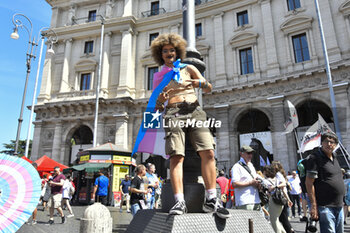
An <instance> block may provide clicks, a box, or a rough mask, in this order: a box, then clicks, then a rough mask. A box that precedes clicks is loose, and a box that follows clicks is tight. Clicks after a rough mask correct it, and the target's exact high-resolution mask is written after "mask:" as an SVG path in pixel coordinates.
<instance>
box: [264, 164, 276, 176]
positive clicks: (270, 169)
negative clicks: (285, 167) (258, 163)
mask: <svg viewBox="0 0 350 233" xmlns="http://www.w3.org/2000/svg"><path fill="white" fill-rule="evenodd" d="M264 173H265V176H266V177H267V178H274V177H275V176H276V173H277V171H276V169H275V168H274V167H273V166H272V165H267V166H265V167H264Z"/></svg>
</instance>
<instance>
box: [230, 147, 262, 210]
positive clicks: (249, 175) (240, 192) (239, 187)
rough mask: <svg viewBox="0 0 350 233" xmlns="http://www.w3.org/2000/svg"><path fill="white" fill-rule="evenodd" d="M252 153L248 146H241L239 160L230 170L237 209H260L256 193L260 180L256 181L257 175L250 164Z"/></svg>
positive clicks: (257, 192) (257, 193)
mask: <svg viewBox="0 0 350 233" xmlns="http://www.w3.org/2000/svg"><path fill="white" fill-rule="evenodd" d="M253 152H254V150H253V148H251V147H250V146H243V147H242V148H241V149H240V151H239V153H240V156H241V159H240V160H239V161H238V162H237V163H236V164H235V165H233V168H232V185H233V187H234V188H235V202H236V208H237V209H245V210H260V209H261V206H260V198H259V191H258V187H259V185H260V182H261V180H259V179H257V178H258V175H257V174H256V171H255V168H254V166H253V164H252V163H251V160H252V157H253Z"/></svg>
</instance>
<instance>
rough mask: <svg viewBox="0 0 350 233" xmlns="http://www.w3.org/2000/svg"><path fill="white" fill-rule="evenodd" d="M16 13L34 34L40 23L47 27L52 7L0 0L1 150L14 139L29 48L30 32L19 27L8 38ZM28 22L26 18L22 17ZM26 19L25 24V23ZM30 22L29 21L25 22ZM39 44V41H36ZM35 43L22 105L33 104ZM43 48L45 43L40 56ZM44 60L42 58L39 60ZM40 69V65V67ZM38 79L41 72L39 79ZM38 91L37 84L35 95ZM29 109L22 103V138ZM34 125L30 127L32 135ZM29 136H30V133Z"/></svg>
mask: <svg viewBox="0 0 350 233" xmlns="http://www.w3.org/2000/svg"><path fill="white" fill-rule="evenodd" d="M15 13H22V14H24V15H26V16H27V17H28V18H29V19H30V20H31V21H32V23H33V34H32V37H33V36H35V38H37V36H38V33H39V30H40V29H41V28H42V27H49V26H50V21H51V7H50V5H49V4H48V3H46V1H45V0H12V1H8V0H5V1H0V28H1V31H2V33H1V37H0V38H1V39H0V40H1V41H0V45H1V49H0V51H1V52H0V64H1V65H0V79H1V86H0V99H1V101H0V109H1V111H2V114H0V129H1V133H0V150H3V149H4V147H3V143H9V142H10V140H15V139H16V133H17V125H18V118H19V114H20V108H21V103H22V96H23V90H24V83H25V77H26V52H27V48H28V41H29V35H28V33H27V32H26V31H25V29H19V33H18V34H19V36H20V38H19V39H18V40H13V39H11V38H10V34H11V33H12V31H13V24H12V16H13V15H14V14H15ZM22 22H23V23H25V22H26V23H27V21H26V20H24V19H23V20H22ZM26 23H25V24H26ZM26 25H28V27H30V26H29V24H26ZM39 46H40V45H39ZM39 46H38V47H37V50H36V54H35V55H36V56H37V58H36V59H35V60H32V65H31V74H30V77H29V82H28V88H27V95H26V100H25V106H30V105H31V104H32V98H33V93H34V84H35V76H36V72H37V65H38V58H39V52H40V51H39V49H40V47H39ZM45 51H46V48H45V47H44V51H43V58H42V59H44V54H45ZM41 63H42V64H43V60H42V62H41ZM41 70H42V67H41ZM40 80H41V73H40V77H39V81H40ZM39 91H40V83H39V85H38V91H37V95H38V94H39ZM29 117H30V111H29V109H28V108H27V107H25V109H24V111H23V123H22V129H21V139H22V140H26V137H27V132H28V125H29ZM33 131H34V128H33V127H32V135H33ZM31 138H32V136H31Z"/></svg>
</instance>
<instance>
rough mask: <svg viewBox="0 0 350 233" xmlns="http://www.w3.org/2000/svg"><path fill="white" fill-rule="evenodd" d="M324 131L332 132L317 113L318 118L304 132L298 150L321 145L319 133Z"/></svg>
mask: <svg viewBox="0 0 350 233" xmlns="http://www.w3.org/2000/svg"><path fill="white" fill-rule="evenodd" d="M326 132H332V133H334V132H333V131H332V129H331V128H330V127H329V125H328V124H327V123H326V121H325V120H324V119H323V117H322V116H321V115H320V114H318V120H317V121H316V122H315V123H314V124H313V125H312V126H311V127H310V128H309V129H308V130H307V131H306V133H305V134H304V137H303V140H302V141H301V145H300V152H302V153H303V152H305V151H308V150H312V149H313V148H315V147H318V146H321V135H322V134H323V133H326Z"/></svg>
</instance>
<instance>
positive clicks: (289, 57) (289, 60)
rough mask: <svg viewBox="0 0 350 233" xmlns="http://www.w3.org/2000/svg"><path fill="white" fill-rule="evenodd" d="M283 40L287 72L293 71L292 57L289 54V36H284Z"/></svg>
mask: <svg viewBox="0 0 350 233" xmlns="http://www.w3.org/2000/svg"><path fill="white" fill-rule="evenodd" d="M284 39H285V48H286V54H287V65H288V72H292V71H293V56H292V54H291V46H290V43H289V35H286V34H285V35H284Z"/></svg>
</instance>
